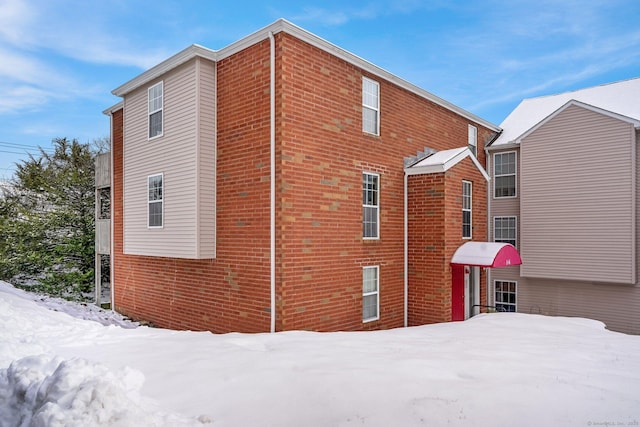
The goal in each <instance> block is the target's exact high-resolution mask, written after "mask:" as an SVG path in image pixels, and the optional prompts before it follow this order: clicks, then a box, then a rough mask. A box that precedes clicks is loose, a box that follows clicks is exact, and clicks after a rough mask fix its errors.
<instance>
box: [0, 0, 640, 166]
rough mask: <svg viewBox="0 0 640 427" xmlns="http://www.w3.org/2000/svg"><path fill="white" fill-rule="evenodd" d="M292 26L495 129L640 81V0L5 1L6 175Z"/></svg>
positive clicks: (1, 98)
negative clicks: (149, 77)
mask: <svg viewBox="0 0 640 427" xmlns="http://www.w3.org/2000/svg"><path fill="white" fill-rule="evenodd" d="M278 18H285V19H288V20H289V21H291V22H293V23H294V24H296V25H298V26H300V27H302V28H304V29H306V30H308V31H310V32H312V33H314V34H316V35H318V36H320V37H322V38H324V39H326V40H328V41H329V42H331V43H334V44H336V45H338V46H340V47H342V48H344V49H346V50H348V51H350V52H352V53H354V54H356V55H358V56H360V57H362V58H364V59H366V60H368V61H370V62H372V63H374V64H376V65H378V66H380V67H382V68H384V69H386V70H388V71H390V72H391V73H393V74H396V75H398V76H400V77H402V78H404V79H405V80H408V81H410V82H411V83H414V84H416V85H418V86H420V87H422V88H424V89H426V90H428V91H430V92H432V93H434V94H436V95H438V96H440V97H442V98H444V99H446V100H448V101H450V102H453V103H454V104H457V105H459V106H461V107H462V108H465V109H467V110H469V111H471V112H472V113H474V114H477V115H479V116H480V117H482V118H484V119H486V120H489V121H491V122H493V123H495V124H500V122H502V120H503V119H504V118H505V117H506V116H507V114H508V113H509V112H510V111H511V110H512V109H513V108H514V107H515V106H516V105H517V104H518V103H519V102H520V101H521V100H522V99H523V98H530V97H534V96H540V95H547V94H553V93H559V92H565V91H568V90H574V89H579V88H583V87H588V86H593V85H598V84H603V83H609V82H613V81H618V80H624V79H628V78H632V77H639V76H640V26H638V22H639V19H640V2H639V1H637V0H602V1H590V0H557V1H552V0H535V1H530V0H510V1H498V0H477V1H475V0H472V1H445V0H431V1H418V0H404V1H403V0H386V1H383V0H380V1H378V0H360V1H348V0H342V1H324V2H321V1H317V2H305V1H290V0H272V1H268V2H260V1H244V2H242V1H233V2H232V1H222V0H218V1H214V0H210V1H205V0H201V1H195V0H179V1H163V0H153V1H150V0H110V1H95V0H83V1H71V0H69V1H67V0H0V179H6V178H8V177H10V176H11V174H12V173H13V171H14V169H15V167H14V165H13V164H14V163H15V162H18V161H20V159H24V158H26V157H27V153H37V147H38V146H41V147H43V148H44V149H45V150H47V149H50V147H51V140H52V139H53V138H56V137H68V138H77V139H78V140H80V141H82V142H90V141H92V140H94V139H96V138H101V137H106V136H108V134H109V120H108V118H107V117H106V116H104V115H103V114H102V111H103V110H104V109H106V108H107V107H110V106H111V105H113V104H115V103H117V102H118V101H119V98H117V97H115V96H114V95H112V94H111V90H113V89H114V88H116V87H118V86H119V85H121V84H122V83H125V82H127V81H128V80H130V79H131V78H133V77H135V76H136V75H138V74H140V73H141V72H143V71H144V70H145V69H147V68H149V67H151V66H153V65H155V64H157V63H158V62H160V61H162V60H164V59H166V58H168V57H169V56H171V55H173V54H174V53H176V52H178V51H180V50H182V49H184V48H185V47H187V46H189V45H190V44H193V43H198V44H201V45H203V46H206V47H208V48H211V49H220V48H223V47H225V46H227V45H228V44H230V43H232V42H234V41H236V40H238V39H240V38H242V37H244V36H246V35H248V34H250V33H252V32H254V31H255V30H258V29H260V28H262V27H264V26H266V25H268V24H270V23H272V22H273V21H275V20H276V19H278Z"/></svg>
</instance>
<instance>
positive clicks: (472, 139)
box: [468, 125, 478, 156]
mask: <svg viewBox="0 0 640 427" xmlns="http://www.w3.org/2000/svg"><path fill="white" fill-rule="evenodd" d="M468 145H469V150H470V151H471V152H472V153H473V155H474V156H477V151H478V128H477V127H475V126H473V125H469V142H468Z"/></svg>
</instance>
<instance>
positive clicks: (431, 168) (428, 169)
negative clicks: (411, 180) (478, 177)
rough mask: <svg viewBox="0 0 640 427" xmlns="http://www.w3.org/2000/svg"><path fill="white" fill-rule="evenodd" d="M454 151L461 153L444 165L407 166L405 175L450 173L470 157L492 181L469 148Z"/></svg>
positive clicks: (483, 174) (445, 161)
mask: <svg viewBox="0 0 640 427" xmlns="http://www.w3.org/2000/svg"><path fill="white" fill-rule="evenodd" d="M453 150H460V151H458V152H457V153H454V154H452V156H451V157H449V158H448V159H446V160H444V161H443V162H442V163H439V164H435V165H427V166H416V164H417V163H416V164H414V165H411V166H407V167H406V168H404V171H405V173H406V174H407V175H422V174H429V173H443V172H446V171H448V170H449V169H451V168H452V167H454V166H455V165H457V164H458V163H460V162H461V161H462V160H464V159H466V158H467V157H470V158H471V161H472V162H473V163H474V165H475V166H476V168H477V169H478V170H479V171H480V173H481V174H482V176H483V177H484V178H485V179H486V180H487V182H488V181H490V180H491V178H490V177H489V174H488V173H487V171H486V170H484V168H483V167H482V165H481V164H480V162H479V161H478V159H476V156H474V155H473V154H472V153H471V150H469V147H460V148H458V149H455V148H454V149H452V151H453ZM445 151H448V150H445ZM429 157H431V156H429ZM429 157H426V159H428V158H429ZM423 160H424V159H423ZM418 163H419V162H418Z"/></svg>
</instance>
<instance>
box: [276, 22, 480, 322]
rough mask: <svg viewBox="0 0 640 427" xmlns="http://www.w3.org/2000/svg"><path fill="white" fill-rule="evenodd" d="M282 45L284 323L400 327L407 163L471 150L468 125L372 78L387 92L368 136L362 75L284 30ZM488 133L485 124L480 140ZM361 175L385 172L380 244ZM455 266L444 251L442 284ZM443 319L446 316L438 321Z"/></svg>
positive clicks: (431, 104)
mask: <svg viewBox="0 0 640 427" xmlns="http://www.w3.org/2000/svg"><path fill="white" fill-rule="evenodd" d="M278 41H279V49H280V52H281V53H282V63H281V73H282V79H281V80H280V81H279V82H280V85H281V98H280V102H281V104H280V107H281V109H280V115H279V121H278V129H279V134H280V136H281V139H280V148H281V152H280V153H279V154H280V159H281V165H280V167H281V173H282V176H283V178H282V182H281V183H280V186H281V187H280V200H279V206H281V208H282V210H281V216H280V222H279V224H280V230H281V233H282V235H281V237H282V239H283V247H282V252H281V261H282V270H281V272H282V274H281V276H280V285H281V288H280V289H281V292H282V296H283V300H282V306H281V307H282V316H281V317H280V320H281V322H282V323H281V326H282V327H283V328H284V329H304V328H306V329H318V330H336V329H353V330H359V329H373V328H391V327H398V326H402V324H403V316H404V312H403V304H404V281H403V272H404V266H403V263H404V260H403V157H405V156H410V155H415V154H416V153H417V152H418V151H421V150H423V148H424V147H425V146H428V147H430V148H434V149H439V150H441V149H448V148H454V147H461V146H466V144H467V136H468V124H469V122H468V121H467V120H466V119H463V118H462V117H460V116H457V115H456V114H453V113H452V112H451V111H449V110H446V109H444V108H443V107H440V106H438V105H436V104H433V103H431V102H429V101H426V100H425V99H423V98H420V97H418V96H417V95H415V94H412V93H410V92H408V91H406V90H404V89H401V88H399V87H397V86H395V85H392V84H390V83H387V82H385V81H383V80H381V79H379V78H376V77H375V76H368V77H370V78H372V79H374V80H376V81H378V82H379V83H380V86H381V87H380V92H381V94H380V110H381V125H380V130H381V135H380V136H372V135H369V134H365V133H363V132H362V92H361V87H362V86H361V80H362V76H363V72H362V70H360V69H358V68H356V67H354V66H352V65H350V64H347V63H345V62H344V61H342V60H340V59H337V58H335V57H333V56H331V55H329V54H328V53H326V52H323V51H321V50H319V49H316V48H314V47H312V46H309V45H307V44H305V43H303V42H301V41H300V40H297V39H295V38H294V37H291V36H289V35H286V34H280V35H279V38H278ZM489 133H490V132H488V131H487V130H485V129H482V128H480V129H479V135H480V136H479V139H480V140H482V138H486V137H487V136H488V135H489ZM479 145H480V147H479V148H480V149H482V144H481V143H480V144H479ZM483 155H484V154H483ZM363 171H367V172H376V173H379V174H380V183H381V193H380V215H381V226H380V239H379V240H363V239H362V193H361V191H362V190H361V188H362V172H363ZM477 218H480V217H479V216H478V217H477ZM440 219H442V218H440ZM434 244H435V243H434ZM439 244H440V245H441V246H442V244H443V242H442V241H441V242H440V243H439ZM368 265H379V266H380V270H379V271H380V320H378V321H374V322H370V323H364V324H363V323H362V267H363V266H368ZM448 268H449V266H448V263H446V265H445V263H444V261H443V255H441V256H440V270H442V271H441V273H440V274H441V276H442V279H443V280H446V278H447V277H448V276H446V274H447V273H446V272H445V271H444V270H447V271H448ZM449 282H450V280H449ZM447 289H448V288H447ZM445 297H446V295H442V296H440V297H439V298H441V299H443V301H442V302H441V303H439V306H442V305H443V304H445V301H444V298H445ZM434 309H435V308H434ZM436 310H441V311H442V310H444V309H436ZM445 317H446V316H445V315H444V314H442V313H438V314H436V315H435V317H433V318H432V319H431V320H430V321H439V320H447V319H446V318H445Z"/></svg>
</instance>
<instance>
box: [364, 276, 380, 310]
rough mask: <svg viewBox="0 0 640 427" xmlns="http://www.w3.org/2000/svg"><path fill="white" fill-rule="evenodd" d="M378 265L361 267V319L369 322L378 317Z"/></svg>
mask: <svg viewBox="0 0 640 427" xmlns="http://www.w3.org/2000/svg"><path fill="white" fill-rule="evenodd" d="M379 270H380V269H379V267H378V266H377V265H376V266H372V267H363V268H362V321H363V322H370V321H372V320H378V319H379V318H380V286H379V285H380V284H379V280H378V277H379V274H378V273H379Z"/></svg>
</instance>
